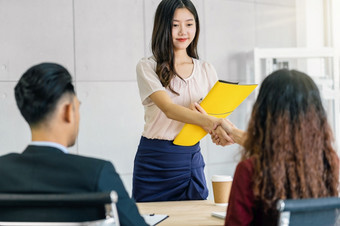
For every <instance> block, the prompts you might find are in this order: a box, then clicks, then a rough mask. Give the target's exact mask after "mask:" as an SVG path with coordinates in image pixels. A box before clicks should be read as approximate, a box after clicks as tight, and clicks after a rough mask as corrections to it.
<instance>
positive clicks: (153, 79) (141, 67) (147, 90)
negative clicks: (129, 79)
mask: <svg viewBox="0 0 340 226" xmlns="http://www.w3.org/2000/svg"><path fill="white" fill-rule="evenodd" d="M155 71H156V62H155V61H154V60H153V59H152V58H151V57H149V58H143V59H141V60H140V61H139V62H138V64H137V66H136V72H137V83H138V88H139V95H140V98H141V101H142V103H143V105H146V104H148V103H150V102H151V100H150V98H149V96H150V95H151V94H152V93H154V92H156V91H159V90H165V88H164V87H163V85H162V83H161V82H160V80H159V78H158V76H157V74H156V72H155Z"/></svg>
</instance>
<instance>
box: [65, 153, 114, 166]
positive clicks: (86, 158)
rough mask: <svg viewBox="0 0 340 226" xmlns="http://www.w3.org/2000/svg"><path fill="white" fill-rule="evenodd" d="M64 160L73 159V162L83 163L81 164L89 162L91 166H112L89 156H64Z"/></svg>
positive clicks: (106, 161) (70, 154) (107, 162)
mask: <svg viewBox="0 0 340 226" xmlns="http://www.w3.org/2000/svg"><path fill="white" fill-rule="evenodd" d="M65 157H66V158H70V159H73V160H75V161H83V162H91V163H93V164H112V163H111V162H110V161H108V160H105V159H101V158H97V157H91V156H85V155H81V154H72V153H69V154H65Z"/></svg>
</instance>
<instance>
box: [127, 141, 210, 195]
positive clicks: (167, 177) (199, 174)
mask: <svg viewBox="0 0 340 226" xmlns="http://www.w3.org/2000/svg"><path fill="white" fill-rule="evenodd" d="M204 166H205V164H204V160H203V156H202V154H201V148H200V146H199V143H197V144H196V145H194V146H189V147H186V146H178V145H174V144H173V143H172V141H166V140H157V139H147V138H145V137H142V138H141V140H140V143H139V146H138V150H137V154H136V157H135V162H134V169H133V189H132V196H133V198H134V199H135V200H136V202H153V201H178V200H202V199H206V198H207V197H208V189H207V185H206V181H205V176H204Z"/></svg>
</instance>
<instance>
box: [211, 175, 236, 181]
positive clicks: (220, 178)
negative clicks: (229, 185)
mask: <svg viewBox="0 0 340 226" xmlns="http://www.w3.org/2000/svg"><path fill="white" fill-rule="evenodd" d="M232 180H233V178H232V177H231V176H227V175H213V176H212V178H211V181H214V182H223V181H232Z"/></svg>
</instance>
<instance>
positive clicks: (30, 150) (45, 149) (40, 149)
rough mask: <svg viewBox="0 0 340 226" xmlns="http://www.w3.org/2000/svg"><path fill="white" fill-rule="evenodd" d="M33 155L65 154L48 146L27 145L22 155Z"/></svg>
mask: <svg viewBox="0 0 340 226" xmlns="http://www.w3.org/2000/svg"><path fill="white" fill-rule="evenodd" d="M35 153H51V154H52V153H54V154H65V153H64V152H63V151H62V150H60V149H58V148H55V147H50V146H36V145H28V146H27V147H26V149H25V150H24V151H23V154H35Z"/></svg>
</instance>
